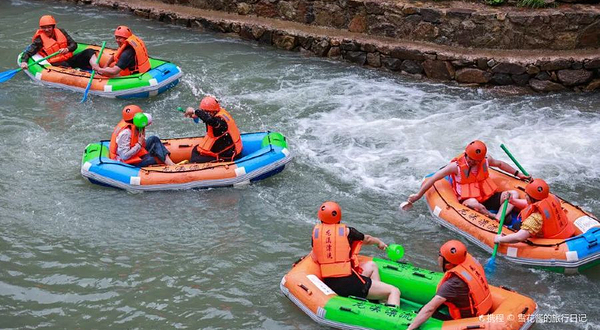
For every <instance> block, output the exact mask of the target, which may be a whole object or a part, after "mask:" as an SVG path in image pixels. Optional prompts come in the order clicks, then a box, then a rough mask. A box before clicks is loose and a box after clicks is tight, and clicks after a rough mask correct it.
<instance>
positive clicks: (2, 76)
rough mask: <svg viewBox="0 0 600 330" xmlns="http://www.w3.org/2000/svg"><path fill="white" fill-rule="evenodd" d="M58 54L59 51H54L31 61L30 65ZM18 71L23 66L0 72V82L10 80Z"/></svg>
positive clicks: (21, 69)
mask: <svg viewBox="0 0 600 330" xmlns="http://www.w3.org/2000/svg"><path fill="white" fill-rule="evenodd" d="M58 54H60V51H57V52H54V53H52V54H50V55H48V56H46V57H44V58H42V59H41V60H37V61H35V62H33V63H32V64H31V65H34V64H38V63H40V62H42V61H45V60H47V59H49V58H51V57H54V56H56V55H58ZM19 71H23V68H18V69H13V70H9V71H4V72H0V82H5V81H8V80H10V79H11V78H12V77H14V76H15V75H16V74H17V73H18V72H19Z"/></svg>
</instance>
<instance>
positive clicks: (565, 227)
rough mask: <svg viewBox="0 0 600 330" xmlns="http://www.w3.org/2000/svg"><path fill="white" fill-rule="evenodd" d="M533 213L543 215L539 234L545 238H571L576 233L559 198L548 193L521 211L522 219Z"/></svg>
mask: <svg viewBox="0 0 600 330" xmlns="http://www.w3.org/2000/svg"><path fill="white" fill-rule="evenodd" d="M532 213H539V214H541V215H542V219H543V221H544V222H543V223H542V229H541V230H540V232H539V233H538V236H541V237H543V238H569V237H571V236H573V234H574V233H575V227H573V224H572V223H571V222H570V221H569V218H568V217H567V215H566V214H565V211H563V209H562V207H561V206H560V201H559V200H558V198H557V197H556V196H554V195H552V194H548V197H546V198H545V199H543V200H541V201H539V202H536V203H533V204H531V205H529V206H527V207H526V208H525V209H523V210H522V211H521V213H519V216H520V217H521V221H523V220H525V219H527V218H528V217H529V216H530V215H531V214H532Z"/></svg>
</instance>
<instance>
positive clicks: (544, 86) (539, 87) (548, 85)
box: [529, 79, 566, 93]
mask: <svg viewBox="0 0 600 330" xmlns="http://www.w3.org/2000/svg"><path fill="white" fill-rule="evenodd" d="M529 86H531V88H532V89H533V90H535V91H536V92H544V93H547V92H560V91H564V90H566V88H565V86H563V85H561V84H558V83H555V82H552V81H550V80H539V79H531V80H529Z"/></svg>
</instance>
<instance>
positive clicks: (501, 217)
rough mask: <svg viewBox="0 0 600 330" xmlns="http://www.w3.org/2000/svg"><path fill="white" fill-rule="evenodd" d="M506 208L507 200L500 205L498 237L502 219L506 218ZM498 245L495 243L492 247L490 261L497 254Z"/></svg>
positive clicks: (502, 224)
mask: <svg viewBox="0 0 600 330" xmlns="http://www.w3.org/2000/svg"><path fill="white" fill-rule="evenodd" d="M507 207H508V198H507V199H505V200H504V203H503V204H502V214H500V224H499V226H498V235H500V234H501V233H502V227H503V226H504V218H506V208H507ZM499 245H500V244H499V243H496V244H495V245H494V251H493V252H492V259H493V258H495V257H496V253H497V252H498V246H499Z"/></svg>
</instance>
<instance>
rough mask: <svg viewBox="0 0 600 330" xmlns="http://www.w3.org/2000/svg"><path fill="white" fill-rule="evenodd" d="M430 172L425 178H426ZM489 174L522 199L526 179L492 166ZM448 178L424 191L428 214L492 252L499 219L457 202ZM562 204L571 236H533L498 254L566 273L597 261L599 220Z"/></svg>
mask: <svg viewBox="0 0 600 330" xmlns="http://www.w3.org/2000/svg"><path fill="white" fill-rule="evenodd" d="M431 175H432V174H430V175H428V176H427V177H425V180H427V178H428V177H429V176H431ZM490 177H491V178H492V179H493V180H494V182H495V183H496V185H497V186H498V189H499V190H501V191H504V190H517V191H518V192H519V195H520V197H521V198H525V186H526V185H527V182H524V181H521V180H519V179H518V178H516V177H514V176H511V175H509V174H506V173H504V172H501V171H498V170H495V169H490ZM450 180H451V178H450V177H446V178H445V179H442V180H439V181H437V182H436V183H435V184H434V185H433V186H432V187H431V188H430V189H429V190H428V191H427V192H426V193H425V198H426V200H427V205H428V207H429V210H430V212H431V214H432V215H433V216H434V219H435V220H436V221H437V222H438V223H440V224H441V225H442V226H444V227H446V228H448V229H450V230H453V231H455V232H457V233H459V234H461V235H462V236H464V237H465V238H467V239H468V240H469V241H471V242H473V243H475V244H477V245H478V246H480V247H481V248H483V249H485V250H487V251H488V252H490V253H491V252H492V250H493V248H494V237H495V236H496V234H497V233H498V222H497V221H496V220H494V219H490V218H488V217H486V216H484V215H482V214H480V213H478V212H476V211H474V210H472V209H470V208H468V207H465V206H463V205H462V204H460V203H459V202H458V198H457V197H456V195H455V193H454V190H453V189H452V185H451V181H450ZM561 206H562V208H563V210H564V211H565V212H566V214H567V216H568V218H569V221H571V222H572V223H573V225H574V227H575V229H576V232H575V234H574V235H573V237H571V238H568V239H544V238H535V237H534V238H530V239H529V240H527V241H526V242H524V243H512V244H500V246H499V248H498V255H499V256H503V257H505V258H506V259H508V260H510V261H512V262H516V263H519V264H523V265H528V266H537V267H542V268H546V269H549V270H552V271H556V272H566V273H572V272H576V271H581V270H583V269H586V268H589V267H592V266H594V265H597V264H598V263H600V244H598V242H599V241H600V223H599V222H598V220H597V219H596V217H595V216H593V215H592V214H590V213H587V212H585V211H584V210H582V209H581V208H579V207H577V206H576V205H573V204H571V203H569V202H567V201H565V200H562V199H561ZM516 215H518V212H515V211H513V212H512V215H511V216H512V218H514V219H509V216H507V219H506V223H505V225H506V224H507V223H508V224H510V222H511V221H516ZM513 232H516V231H515V230H513V229H511V228H509V227H506V226H505V227H504V228H503V230H502V233H504V234H511V233H513Z"/></svg>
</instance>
